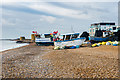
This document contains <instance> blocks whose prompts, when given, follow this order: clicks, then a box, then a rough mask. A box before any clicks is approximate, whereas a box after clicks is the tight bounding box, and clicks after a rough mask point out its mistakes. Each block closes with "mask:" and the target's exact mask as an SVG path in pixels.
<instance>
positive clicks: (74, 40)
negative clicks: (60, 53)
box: [54, 38, 85, 47]
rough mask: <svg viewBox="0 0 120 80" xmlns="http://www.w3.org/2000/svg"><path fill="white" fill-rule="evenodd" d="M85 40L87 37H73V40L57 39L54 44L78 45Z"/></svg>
mask: <svg viewBox="0 0 120 80" xmlns="http://www.w3.org/2000/svg"><path fill="white" fill-rule="evenodd" d="M84 41H85V38H78V39H73V40H68V41H67V40H66V41H55V42H54V45H55V46H58V47H64V46H68V47H69V46H77V45H82V44H83V42H84Z"/></svg>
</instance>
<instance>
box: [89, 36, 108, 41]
mask: <svg viewBox="0 0 120 80" xmlns="http://www.w3.org/2000/svg"><path fill="white" fill-rule="evenodd" d="M89 40H90V41H107V40H109V37H105V38H102V37H92V36H90V37H89Z"/></svg>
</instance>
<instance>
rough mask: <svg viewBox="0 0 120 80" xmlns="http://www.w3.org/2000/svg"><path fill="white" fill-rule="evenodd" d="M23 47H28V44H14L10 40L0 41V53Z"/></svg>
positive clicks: (14, 42)
mask: <svg viewBox="0 0 120 80" xmlns="http://www.w3.org/2000/svg"><path fill="white" fill-rule="evenodd" d="M25 45H29V44H28V43H16V41H11V40H0V52H1V51H5V50H9V49H14V48H18V47H22V46H25Z"/></svg>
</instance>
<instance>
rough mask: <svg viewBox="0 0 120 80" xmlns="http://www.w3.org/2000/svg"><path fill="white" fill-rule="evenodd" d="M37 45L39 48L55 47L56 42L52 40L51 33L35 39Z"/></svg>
mask: <svg viewBox="0 0 120 80" xmlns="http://www.w3.org/2000/svg"><path fill="white" fill-rule="evenodd" d="M35 43H36V44H37V45H38V46H50V45H51V46H53V45H54V42H53V41H52V40H51V37H50V33H46V34H42V35H41V37H40V38H37V37H36V38H35Z"/></svg>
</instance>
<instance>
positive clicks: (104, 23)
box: [91, 22, 115, 26]
mask: <svg viewBox="0 0 120 80" xmlns="http://www.w3.org/2000/svg"><path fill="white" fill-rule="evenodd" d="M93 25H94V26H95V25H115V23H114V22H101V23H94V24H91V26H93Z"/></svg>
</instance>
